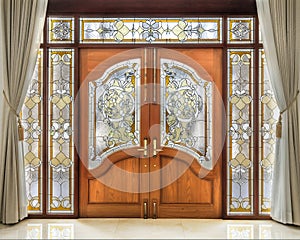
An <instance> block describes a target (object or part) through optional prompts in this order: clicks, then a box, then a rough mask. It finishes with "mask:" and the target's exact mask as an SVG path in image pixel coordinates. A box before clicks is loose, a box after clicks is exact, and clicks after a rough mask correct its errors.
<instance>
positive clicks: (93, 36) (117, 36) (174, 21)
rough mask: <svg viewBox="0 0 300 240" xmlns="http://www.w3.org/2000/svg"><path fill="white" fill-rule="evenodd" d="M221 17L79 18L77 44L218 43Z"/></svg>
mask: <svg viewBox="0 0 300 240" xmlns="http://www.w3.org/2000/svg"><path fill="white" fill-rule="evenodd" d="M221 26H222V18H118V19H116V18H81V19H80V29H81V30H80V31H81V35H80V42H81V43H91V42H93V43H131V44H132V43H200V42H203V43H209V42H212V43H220V42H222V28H221Z"/></svg>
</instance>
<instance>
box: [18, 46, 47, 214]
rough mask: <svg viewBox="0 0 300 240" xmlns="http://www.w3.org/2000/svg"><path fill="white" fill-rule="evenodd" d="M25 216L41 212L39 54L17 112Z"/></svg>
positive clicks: (41, 147) (41, 82) (41, 164)
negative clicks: (20, 138)
mask: <svg viewBox="0 0 300 240" xmlns="http://www.w3.org/2000/svg"><path fill="white" fill-rule="evenodd" d="M21 116H22V125H23V127H24V130H25V131H24V133H25V135H24V141H23V147H24V160H25V177H26V192H27V200H28V211H29V213H41V212H42V210H43V209H42V205H43V204H42V198H43V194H42V180H43V176H42V166H43V160H42V156H43V155H42V154H43V138H42V136H43V133H44V131H43V52H42V50H40V51H39V53H38V58H37V62H36V66H35V69H34V73H33V77H32V79H31V83H30V86H29V88H28V91H27V94H26V98H25V101H24V105H23V108H22V112H21Z"/></svg>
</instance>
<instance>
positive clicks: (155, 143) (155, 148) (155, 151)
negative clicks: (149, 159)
mask: <svg viewBox="0 0 300 240" xmlns="http://www.w3.org/2000/svg"><path fill="white" fill-rule="evenodd" d="M161 151H162V149H157V140H156V138H154V139H153V157H156V156H157V153H158V152H161Z"/></svg>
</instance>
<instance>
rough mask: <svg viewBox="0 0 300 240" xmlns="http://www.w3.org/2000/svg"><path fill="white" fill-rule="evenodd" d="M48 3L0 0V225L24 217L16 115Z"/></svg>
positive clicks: (29, 74) (20, 150) (34, 61)
mask: <svg viewBox="0 0 300 240" xmlns="http://www.w3.org/2000/svg"><path fill="white" fill-rule="evenodd" d="M47 4H48V0H0V36H1V42H0V66H1V69H0V71H1V79H0V81H1V83H0V86H1V87H2V90H1V92H0V99H1V105H0V106H2V107H1V109H0V111H1V112H0V116H1V119H0V120H1V122H0V123H1V126H0V128H1V129H0V130H1V137H0V139H1V140H0V222H2V223H4V224H13V223H17V222H18V221H20V220H22V219H24V218H25V217H26V216H27V197H26V189H25V169H24V156H23V146H22V141H19V134H18V113H19V112H20V111H21V108H22V106H23V102H24V99H25V95H26V92H27V89H28V86H29V84H30V80H31V78H32V74H33V71H34V67H35V63H36V59H37V53H38V49H39V46H40V40H41V33H42V30H43V27H44V21H45V15H46V9H47Z"/></svg>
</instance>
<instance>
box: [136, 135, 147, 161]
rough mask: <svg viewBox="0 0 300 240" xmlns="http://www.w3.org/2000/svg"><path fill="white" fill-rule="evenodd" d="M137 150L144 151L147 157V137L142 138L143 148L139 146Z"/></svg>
mask: <svg viewBox="0 0 300 240" xmlns="http://www.w3.org/2000/svg"><path fill="white" fill-rule="evenodd" d="M138 151H139V152H144V157H147V155H148V140H147V138H144V148H139V149H138Z"/></svg>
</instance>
